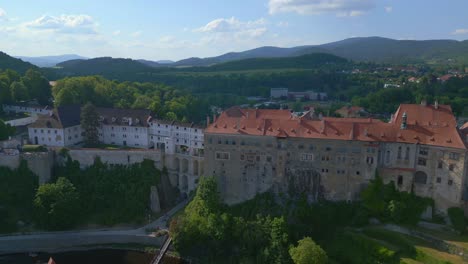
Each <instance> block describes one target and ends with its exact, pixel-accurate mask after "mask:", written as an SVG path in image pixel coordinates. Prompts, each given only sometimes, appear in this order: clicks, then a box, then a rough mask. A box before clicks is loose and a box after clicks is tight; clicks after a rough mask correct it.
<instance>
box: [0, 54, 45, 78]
mask: <svg viewBox="0 0 468 264" xmlns="http://www.w3.org/2000/svg"><path fill="white" fill-rule="evenodd" d="M31 68H32V69H35V68H37V67H36V66H34V65H32V64H31V63H28V62H24V61H22V60H20V59H16V58H13V57H11V56H9V55H8V54H6V53H3V52H1V51H0V69H2V70H6V69H10V70H14V71H17V72H18V73H20V74H24V73H25V72H26V71H27V70H29V69H31Z"/></svg>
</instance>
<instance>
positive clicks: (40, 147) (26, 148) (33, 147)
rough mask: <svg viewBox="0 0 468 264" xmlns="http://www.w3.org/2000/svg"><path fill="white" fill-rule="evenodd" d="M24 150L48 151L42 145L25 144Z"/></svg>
mask: <svg viewBox="0 0 468 264" xmlns="http://www.w3.org/2000/svg"><path fill="white" fill-rule="evenodd" d="M23 151H24V152H47V148H46V147H44V146H41V145H24V146H23Z"/></svg>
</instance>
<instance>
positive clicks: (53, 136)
mask: <svg viewBox="0 0 468 264" xmlns="http://www.w3.org/2000/svg"><path fill="white" fill-rule="evenodd" d="M97 112H98V114H99V124H100V125H99V128H98V133H99V140H100V141H101V142H103V143H106V144H112V145H120V146H128V147H131V148H133V149H135V148H139V149H141V151H140V152H138V151H136V152H135V151H130V150H128V151H127V152H128V153H124V152H125V150H122V151H121V152H120V153H116V152H113V153H110V152H106V151H103V150H100V151H98V150H89V149H88V150H87V149H80V147H79V145H80V142H82V140H83V137H82V130H81V126H80V122H79V120H80V118H79V115H80V108H79V106H68V107H58V108H57V109H55V110H54V111H53V112H51V113H49V114H47V115H42V116H39V118H38V120H37V121H36V122H35V123H33V124H31V125H30V126H29V140H30V141H31V142H32V143H37V144H41V145H46V146H49V147H52V148H53V147H71V148H72V150H71V151H70V153H71V154H72V156H73V157H75V158H76V159H81V160H82V161H83V162H85V163H86V164H89V163H90V162H91V160H92V159H90V157H89V155H106V156H108V157H107V158H106V159H105V160H106V161H107V162H111V163H112V162H114V163H119V162H120V163H122V162H124V163H125V164H130V163H132V162H137V161H139V160H141V159H142V158H148V157H150V158H151V159H154V160H155V164H157V166H158V167H159V168H162V167H166V168H167V169H168V173H169V178H170V181H171V183H172V185H173V186H175V187H178V188H179V190H180V191H181V192H182V193H189V192H190V191H192V190H194V189H195V187H196V184H197V180H198V178H199V177H200V176H201V175H213V176H215V177H216V178H217V179H218V186H219V190H220V193H221V196H222V198H223V199H224V201H225V202H226V203H228V204H235V203H239V202H242V201H245V200H248V199H251V198H253V197H254V196H255V195H256V194H259V193H262V192H266V191H269V190H272V191H274V192H277V193H280V192H287V193H291V194H302V193H303V194H306V195H307V196H308V198H309V200H318V199H327V200H345V201H353V200H357V199H359V194H360V192H361V191H362V190H363V189H364V188H366V186H367V185H368V184H369V183H370V181H371V180H372V179H374V178H375V175H376V173H378V174H379V175H380V177H381V178H382V179H383V180H384V182H386V183H389V182H393V183H394V184H395V186H396V188H397V189H398V190H400V191H407V192H414V193H415V194H417V195H419V196H423V197H430V198H432V199H434V201H435V208H436V209H437V210H439V211H441V212H445V211H446V209H447V208H450V207H454V206H456V207H465V206H466V204H467V203H466V202H465V201H468V183H467V176H466V175H467V169H466V168H467V160H468V159H467V155H466V153H467V147H466V146H467V145H466V144H467V138H468V137H467V135H468V124H465V125H464V126H462V127H461V128H458V127H457V123H456V120H455V117H454V115H453V113H452V110H451V108H450V106H448V105H439V104H437V102H436V103H435V104H434V105H427V104H426V103H422V104H419V105H418V104H402V105H400V107H399V108H398V110H397V111H396V112H395V114H394V115H392V118H391V120H390V121H389V122H383V121H381V120H378V119H372V118H331V117H322V115H316V114H315V113H314V112H313V110H311V111H309V112H306V113H305V114H304V115H302V116H295V115H292V114H291V112H290V111H289V110H268V109H241V108H239V107H233V108H230V109H228V110H226V111H224V112H223V113H222V114H221V115H220V116H219V117H216V116H214V119H213V122H212V123H211V124H210V122H209V119H207V123H208V126H207V128H206V129H203V128H202V127H198V126H196V125H194V124H188V123H179V122H175V121H164V120H158V119H156V118H154V117H153V114H152V113H151V111H149V110H129V109H111V108H98V109H97ZM77 144H78V145H77ZM145 151H146V152H147V154H145V153H144V152H145ZM91 153H92V154H91ZM98 153H101V154H98Z"/></svg>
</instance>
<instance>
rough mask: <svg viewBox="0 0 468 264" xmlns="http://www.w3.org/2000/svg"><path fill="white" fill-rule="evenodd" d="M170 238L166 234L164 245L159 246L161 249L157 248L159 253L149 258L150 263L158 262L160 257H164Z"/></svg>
mask: <svg viewBox="0 0 468 264" xmlns="http://www.w3.org/2000/svg"><path fill="white" fill-rule="evenodd" d="M171 242H172V239H171V237H170V236H169V235H168V236H167V239H166V241H165V242H164V245H163V246H162V247H161V250H159V254H158V255H155V256H154V258H153V259H152V260H151V262H150V264H160V263H161V261H162V259H163V258H164V255H166V252H167V250H168V249H169V246H170V245H171Z"/></svg>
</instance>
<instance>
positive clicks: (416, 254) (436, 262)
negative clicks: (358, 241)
mask: <svg viewBox="0 0 468 264" xmlns="http://www.w3.org/2000/svg"><path fill="white" fill-rule="evenodd" d="M363 233H364V234H365V235H366V236H367V237H370V238H372V239H373V240H374V241H377V242H378V243H380V244H381V245H382V246H384V247H387V248H390V249H392V250H396V251H397V252H398V254H399V256H400V263H407V264H414V263H424V264H445V263H453V264H462V263H466V262H465V261H464V260H463V259H462V257H460V256H457V255H453V254H449V253H447V252H443V251H440V250H438V249H437V248H435V247H434V246H433V245H431V244H429V243H428V242H426V241H424V240H421V239H418V238H415V237H411V236H407V235H404V234H400V233H397V232H392V231H389V230H386V229H383V228H378V227H369V228H365V229H364V230H363Z"/></svg>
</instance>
